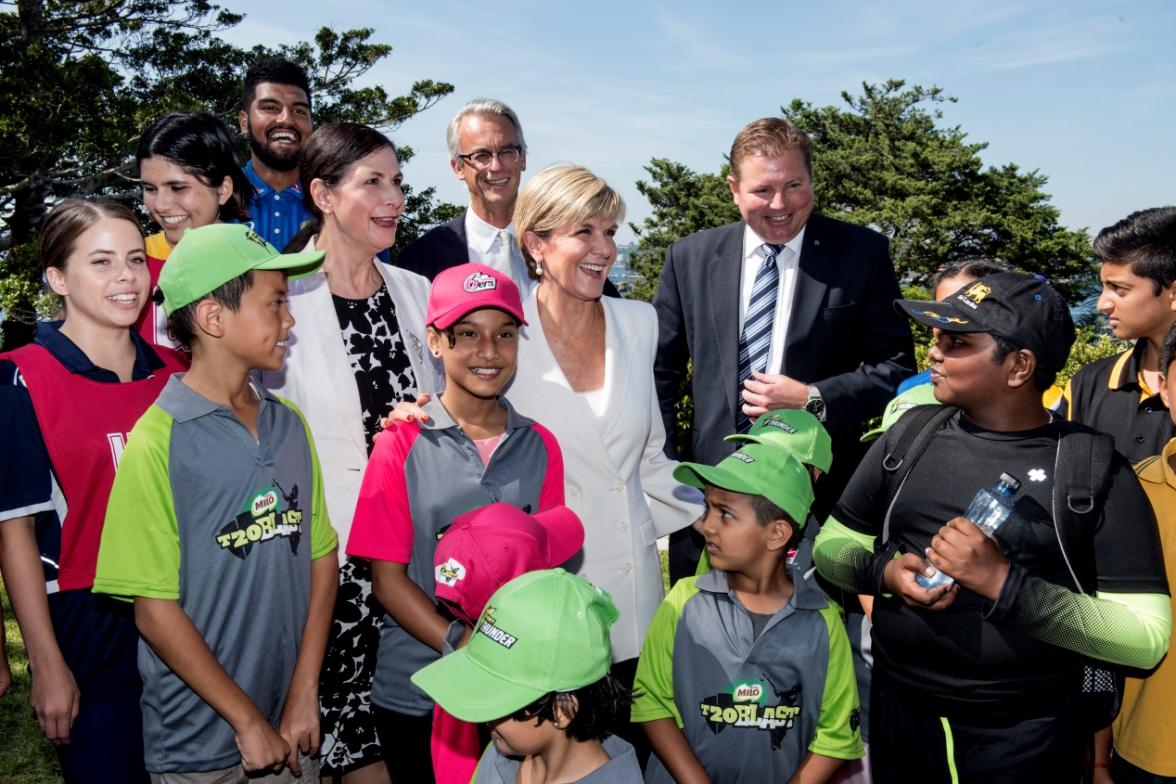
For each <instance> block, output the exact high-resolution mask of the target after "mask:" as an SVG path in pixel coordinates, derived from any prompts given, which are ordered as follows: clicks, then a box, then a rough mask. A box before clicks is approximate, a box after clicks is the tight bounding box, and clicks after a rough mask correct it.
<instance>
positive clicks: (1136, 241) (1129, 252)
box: [1094, 207, 1176, 294]
mask: <svg viewBox="0 0 1176 784" xmlns="http://www.w3.org/2000/svg"><path fill="white" fill-rule="evenodd" d="M1094 255H1096V256H1098V260H1099V261H1101V262H1102V263H1104V264H1130V265H1131V272H1133V273H1134V274H1136V275H1138V276H1139V277H1141V278H1147V279H1148V280H1150V281H1151V282H1152V286H1153V287H1154V288H1155V293H1156V294H1159V293H1160V292H1161V291H1163V290H1164V289H1166V288H1167V287H1168V286H1171V285H1172V282H1173V281H1176V207H1153V208H1151V209H1149V210H1140V211H1139V212H1133V213H1131V214H1130V215H1128V216H1127V217H1126V218H1124V219H1123V220H1121V221H1119V222H1118V223H1116V224H1114V225H1113V226H1107V227H1106V228H1105V229H1103V230H1102V231H1100V232H1099V233H1098V236H1097V237H1095V238H1094Z"/></svg>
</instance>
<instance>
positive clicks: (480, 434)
mask: <svg viewBox="0 0 1176 784" xmlns="http://www.w3.org/2000/svg"><path fill="white" fill-rule="evenodd" d="M425 321H426V323H427V324H428V335H427V338H428V347H429V351H430V352H431V353H432V354H433V356H435V357H437V358H438V359H440V360H441V363H442V365H443V366H444V370H445V386H444V389H443V391H441V393H440V395H437V396H435V397H434V399H433V400H430V401H429V402H428V403H425V405H424V407H423V412H424V414H425V415H426V417H425V418H424V419H423V421H418V420H415V419H414V420H413V421H409V422H403V421H402V422H395V423H393V424H392V425H391V426H390V427H389V429H388V430H387V431H385V432H384V433H383V434H382V435H381V436H380V437H379V438H378V439H376V443H375V448H374V449H373V451H372V455H371V458H370V460H369V462H368V464H367V469H366V470H365V472H364V477H363V483H362V485H361V487H360V491H359V502H358V504H357V505H356V509H355V517H354V519H353V521H352V527H351V535H350V538H349V540H348V543H347V553H348V555H351V556H353V557H358V558H366V559H369V560H370V561H371V563H372V578H373V579H372V583H373V590H374V593H375V595H376V597H377V598H378V599H379V601H380V603H381V604H382V605H383V606H384V609H385V610H387V615H385V616H384V618H383V622H382V624H381V630H380V643H379V649H378V652H377V656H376V674H375V678H374V680H373V684H372V704H373V707H374V713H375V715H376V726H377V729H378V731H379V734H380V745H381V747H382V748H383V750H384V755H385V760H386V761H387V763H388V767H389V771H390V772H392V775H393V779H394V780H401V781H413V782H418V781H420V782H427V781H432V780H433V770H432V764H431V760H430V754H429V743H430V735H431V727H432V721H433V703H432V700H430V699H429V697H428V696H427V695H426V694H425V693H424V692H423V691H421V690H420V689H418V688H417V687H416V686H414V685H412V683H411V682H410V681H409V678H410V677H411V676H412V674H413V673H415V672H416V671H417V670H418V669H420V668H421V667H423V666H425V665H426V664H428V663H429V662H431V661H433V660H435V659H436V658H437V657H438V656H439V655H440V653H441V650H442V647H443V645H444V644H445V641H446V639H447V635H448V634H450V632H451V630H452V631H453V632H454V633H455V635H456V637H457V641H460V637H461V632H462V630H461V629H460V628H458V626H454V627H452V629H451V622H452V619H451V618H449V617H447V616H446V615H444V614H442V612H440V611H439V610H438V608H437V605H436V603H435V596H434V586H435V579H436V577H435V573H434V570H433V556H434V551H435V549H436V547H437V540H438V537H439V535H440V534H441V533H442V532H443V531H444V530H445V529H446V528H447V527H449V526H450V524H452V523H453V520H454V518H456V517H457V516H458V515H461V514H462V513H464V512H468V511H469V510H471V509H475V508H478V507H482V506H485V505H487V504H490V503H494V502H506V503H509V504H511V505H513V506H515V507H517V508H519V509H521V510H523V511H525V512H528V513H534V512H540V511H543V510H545V509H549V508H551V507H553V506H557V505H562V504H563V502H564V484H563V457H562V455H561V453H560V449H559V446H558V445H557V444H556V441H555V437H554V436H552V435H551V433H550V431H548V430H547V429H546V428H544V427H543V426H541V425H539V424H537V423H536V422H534V421H533V420H531V419H528V418H526V417H524V416H522V415H520V414H518V413H517V412H516V411H515V410H514V409H513V408H512V407H511V405H510V403H508V402H507V401H506V400H505V399H503V398H502V397H500V393H501V392H502V390H503V388H504V387H505V386H506V384H507V383H508V382H509V381H510V379H511V377H512V376H513V375H514V372H515V362H516V356H517V353H518V339H519V327H520V326H522V325H524V324H525V323H526V322H525V318H524V316H523V307H522V302H521V300H520V298H519V293H518V288H517V287H516V286H515V284H514V282H513V281H512V280H511V279H510V278H509V277H507V276H505V275H503V274H501V273H499V272H498V271H496V270H494V269H491V268H490V267H487V266H485V265H482V264H464V265H461V266H458V267H452V268H450V269H448V270H445V271H444V272H442V273H441V274H440V275H438V276H437V278H436V279H435V280H434V281H433V286H432V289H431V291H430V294H429V304H428V309H427V313H426V317H425ZM450 642H451V643H452V642H453V640H450Z"/></svg>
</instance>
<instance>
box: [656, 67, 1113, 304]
mask: <svg viewBox="0 0 1176 784" xmlns="http://www.w3.org/2000/svg"><path fill="white" fill-rule="evenodd" d="M841 97H842V100H843V104H844V105H841V106H824V107H815V106H813V105H812V104H810V103H808V102H805V101H801V100H794V101H792V102H791V103H790V104H789V105H788V106H785V107H781V111H782V113H783V115H784V116H785V117H786V118H788V119H789V120H791V121H792V122H794V123H796V124H797V125H798V126H799V127H801V128H803V129H804V130H805V131H806V132H808V133H809V134H810V136H811V137H812V139H813V142H814V148H813V183H814V188H815V190H816V195H817V208H818V209H819V210H820V211H821V212H822V213H824V214H826V215H830V216H833V217H836V218H840V219H842V220H846V221H850V222H852V223H857V224H861V225H865V226H870V227H871V228H874V229H876V230H878V231H880V232H882V233H883V234H885V235H887V236H888V237H890V240H891V252H892V255H893V258H894V264H895V268H896V269H897V270H898V274H899V277H900V279H901V280H903V281H906V282H909V283H917V284H922V285H926V283H927V282H928V280H929V279H930V277H931V275H932V274H934V272H935V270H936V268H937V267H939V266H940V265H941V264H944V263H946V262H951V261H955V260H959V259H963V258H969V257H974V256H990V257H994V258H998V259H1000V260H1002V261H1004V262H1005V263H1007V264H1009V265H1011V266H1013V267H1016V268H1020V269H1023V270H1026V271H1029V272H1041V273H1043V274H1045V275H1047V276H1048V277H1049V278H1050V280H1051V282H1053V283H1054V285H1056V286H1057V287H1058V288H1059V289H1060V290H1061V291H1062V292H1063V293H1064V294H1067V295H1069V294H1074V293H1076V292H1077V291H1078V290H1079V289H1081V288H1082V287H1083V286H1085V285H1086V284H1088V283H1089V281H1090V279H1091V278H1092V276H1093V274H1094V270H1095V268H1094V262H1093V260H1092V257H1091V254H1090V250H1089V247H1090V238H1089V237H1088V236H1087V234H1086V232H1085V231H1071V230H1068V229H1066V228H1064V227H1062V226H1060V225H1059V224H1058V217H1059V213H1058V210H1057V208H1055V207H1053V206H1052V205H1050V203H1049V196H1048V194H1046V193H1045V192H1044V191H1043V190H1042V188H1043V187H1044V186H1045V183H1046V178H1045V177H1044V176H1043V175H1042V174H1040V173H1039V172H1037V171H1036V170H1034V171H1029V172H1023V171H1021V170H1020V169H1019V168H1018V167H1017V166H1016V165H1014V164H1006V165H1003V166H997V167H987V168H985V167H984V165H983V162H982V161H981V159H980V152H981V151H982V150H984V148H985V147H986V146H987V145H986V144H983V143H970V142H968V141H967V134H966V133H965V132H964V131H963V130H961V129H960V127H959V126H945V125H944V124H943V123H942V112H941V110H940V108H939V106H940V105H941V104H943V103H945V102H954V101H955V99H954V98H950V97H948V96H945V95H944V94H943V91H942V90H941V89H940V88H938V87H930V88H924V87H920V86H918V85H915V86H912V87H909V88H908V87H906V85H905V82H903V81H901V80H897V79H892V80H889V81H887V82H885V83H883V84H877V85H876V84H868V83H865V84H863V85H862V92H861V94H860V95H852V94H850V93H848V92H843V93H842V96H841ZM645 168H646V171H647V172H648V173H649V175H650V177H651V181H650V182H645V181H640V182H638V183H637V187H638V189H639V190H640V191H641V193H642V194H643V195H645V196H646V198H648V199H649V201H650V203H651V204H652V205H653V214H652V215H651V216H650V217H649V218H647V219H646V220H645V222H644V223H643V224H642V225H641V226H640V227H637V226H633V229H634V231H635V232H637V234H638V235H639V237H640V241H639V245H638V252H637V254H635V255H636V256H637V258H638V262H637V264H635V265H634V266H635V268H636V269H637V270H638V271H640V272H641V273H642V274H643V275H645V277H646V280H647V283H646V284H645V285H644V286H641V285H638V286H634V287H633V293H634V294H635V295H637V296H642V297H647V296H648V295H650V294H651V293H652V290H653V288H654V287H655V286H656V280H657V276H658V275H659V274H660V270H661V260H662V256H663V255H664V252H665V248H666V247H667V246H668V245H669V244H670V243H672V242H673V241H675V240H677V239H679V238H681V237H683V236H685V235H686V234H689V233H691V232H694V231H698V230H700V229H704V228H710V227H713V226H721V225H723V224H725V223H729V222H730V221H732V220H736V219H738V217H739V215H738V211H737V210H736V209H735V206H734V204H733V203H732V202H731V197H730V194H729V192H728V191H727V186H726V183H725V178H726V174H727V167H726V166H724V167H723V169H722V170H721V171H720V172H719V174H705V173H704V174H698V173H695V172H693V171H691V170H690V169H688V168H686V167H685V166H682V165H681V164H678V163H674V162H672V161H667V160H664V159H660V158H654V159H653V160H652V161H651V163H650V165H649V166H647V167H645Z"/></svg>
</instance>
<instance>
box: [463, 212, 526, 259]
mask: <svg viewBox="0 0 1176 784" xmlns="http://www.w3.org/2000/svg"><path fill="white" fill-rule="evenodd" d="M465 230H466V244H467V245H469V246H470V247H471V248H473V249H475V250H476V251H478V252H479V253H486V252H488V251H489V250H490V246H491V245H493V244H494V240H495V238H497V237H498V232H500V231H505V232H507V233H508V234H510V235H511V236H512V237H513V236H514V222H513V221H511V223H509V224H507V227H506V228H505V229H499V228H498V227H497V226H491V225H490V224H489V223H487V222H486V221H484V220H482V218H481V217H480V216H479V215H478V214H477V213H476V212H474V210H473V208H469V209H467V210H466V217H465Z"/></svg>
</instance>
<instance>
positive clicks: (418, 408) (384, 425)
mask: <svg viewBox="0 0 1176 784" xmlns="http://www.w3.org/2000/svg"><path fill="white" fill-rule="evenodd" d="M431 399H432V397H431V396H430V395H429V393H427V392H422V393H421V394H420V395H418V396H417V399H416V400H414V401H413V402H411V403H410V402H408V401H407V400H402V401H401V402H399V403H397V404H396V405H395V406H393V408H392V410H391V411H389V412H388V416H386V417H384V418H383V419H381V420H380V429H381V430H387V429H388V428H390V427H392V425H393V423H395V422H428V421H429V415H428V414H426V413H425V409H424V405H425V404H426V403H428V402H429V401H430V400H431Z"/></svg>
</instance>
